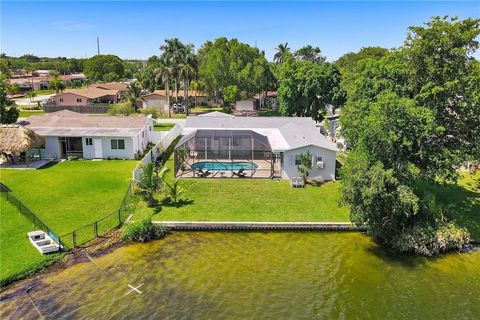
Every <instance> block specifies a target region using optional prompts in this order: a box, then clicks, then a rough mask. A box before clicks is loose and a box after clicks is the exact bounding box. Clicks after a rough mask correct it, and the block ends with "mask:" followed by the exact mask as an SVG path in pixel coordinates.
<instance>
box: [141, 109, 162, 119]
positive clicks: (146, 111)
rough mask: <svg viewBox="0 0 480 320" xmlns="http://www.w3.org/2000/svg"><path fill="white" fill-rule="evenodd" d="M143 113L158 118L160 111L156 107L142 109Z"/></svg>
mask: <svg viewBox="0 0 480 320" xmlns="http://www.w3.org/2000/svg"><path fill="white" fill-rule="evenodd" d="M140 112H141V113H143V114H144V115H146V116H147V115H151V116H152V118H153V119H156V118H158V111H157V109H154V108H147V109H142V110H141V111H140Z"/></svg>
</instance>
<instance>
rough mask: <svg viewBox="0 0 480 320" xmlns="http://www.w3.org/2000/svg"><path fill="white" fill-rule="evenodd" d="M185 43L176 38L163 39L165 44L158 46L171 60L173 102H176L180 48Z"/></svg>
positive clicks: (182, 47)
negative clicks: (173, 90)
mask: <svg viewBox="0 0 480 320" xmlns="http://www.w3.org/2000/svg"><path fill="white" fill-rule="evenodd" d="M184 47H185V45H184V44H183V43H182V42H181V41H180V40H179V39H178V38H171V39H165V44H163V45H161V46H160V50H162V51H163V54H167V55H168V56H169V57H170V59H171V60H170V61H171V74H172V77H173V79H174V84H175V102H177V103H178V83H179V81H180V80H179V77H180V74H179V64H180V60H181V55H182V50H183V49H184Z"/></svg>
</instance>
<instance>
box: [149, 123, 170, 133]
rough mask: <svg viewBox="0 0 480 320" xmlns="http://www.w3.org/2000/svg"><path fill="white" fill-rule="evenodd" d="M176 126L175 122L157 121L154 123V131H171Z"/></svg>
mask: <svg viewBox="0 0 480 320" xmlns="http://www.w3.org/2000/svg"><path fill="white" fill-rule="evenodd" d="M174 126H175V123H156V124H154V125H153V130H154V131H170V129H172V128H173V127H174Z"/></svg>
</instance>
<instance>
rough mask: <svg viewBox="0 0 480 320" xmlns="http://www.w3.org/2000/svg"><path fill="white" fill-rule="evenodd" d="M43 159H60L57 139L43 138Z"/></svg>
mask: <svg viewBox="0 0 480 320" xmlns="http://www.w3.org/2000/svg"><path fill="white" fill-rule="evenodd" d="M44 156H45V158H54V159H59V158H60V145H59V143H58V137H45V151H44Z"/></svg>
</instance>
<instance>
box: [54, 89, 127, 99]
mask: <svg viewBox="0 0 480 320" xmlns="http://www.w3.org/2000/svg"><path fill="white" fill-rule="evenodd" d="M67 93H71V94H75V95H78V96H82V97H85V98H89V99H96V98H101V97H104V96H116V95H117V94H118V90H105V89H99V88H83V89H67V90H65V91H63V92H62V93H59V94H57V95H56V96H54V97H57V96H61V95H64V94H67Z"/></svg>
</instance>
